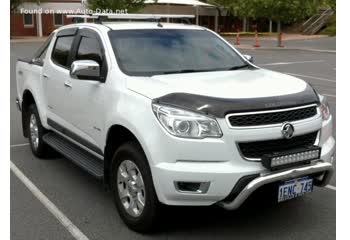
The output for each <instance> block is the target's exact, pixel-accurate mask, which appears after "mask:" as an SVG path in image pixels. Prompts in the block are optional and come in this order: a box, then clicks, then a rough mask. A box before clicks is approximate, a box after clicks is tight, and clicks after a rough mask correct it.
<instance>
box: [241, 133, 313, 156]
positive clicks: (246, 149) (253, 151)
mask: <svg viewBox="0 0 350 240" xmlns="http://www.w3.org/2000/svg"><path fill="white" fill-rule="evenodd" d="M316 138H317V132H312V133H308V134H305V135H301V136H297V137H293V138H291V139H277V140H267V141H258V142H244V143H243V142H242V143H238V147H239V149H240V151H241V153H242V155H243V157H245V158H261V157H262V156H263V155H265V154H273V153H280V152H285V151H289V150H295V149H299V148H305V147H310V146H313V145H314V144H315V142H316Z"/></svg>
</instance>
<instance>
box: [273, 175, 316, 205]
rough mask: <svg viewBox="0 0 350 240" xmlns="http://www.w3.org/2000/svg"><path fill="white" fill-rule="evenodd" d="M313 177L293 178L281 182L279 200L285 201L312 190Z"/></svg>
mask: <svg viewBox="0 0 350 240" xmlns="http://www.w3.org/2000/svg"><path fill="white" fill-rule="evenodd" d="M312 187H313V185H312V178H309V177H302V178H297V179H292V180H289V181H287V182H284V183H282V184H280V186H279V188H278V202H283V201H286V200H289V199H292V198H296V197H299V196H302V195H304V194H305V193H310V192H312Z"/></svg>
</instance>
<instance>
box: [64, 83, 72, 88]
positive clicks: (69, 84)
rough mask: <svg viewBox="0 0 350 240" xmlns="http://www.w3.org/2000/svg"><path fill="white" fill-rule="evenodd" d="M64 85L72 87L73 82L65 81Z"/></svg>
mask: <svg viewBox="0 0 350 240" xmlns="http://www.w3.org/2000/svg"><path fill="white" fill-rule="evenodd" d="M64 86H65V87H69V88H72V84H71V83H69V82H65V83H64Z"/></svg>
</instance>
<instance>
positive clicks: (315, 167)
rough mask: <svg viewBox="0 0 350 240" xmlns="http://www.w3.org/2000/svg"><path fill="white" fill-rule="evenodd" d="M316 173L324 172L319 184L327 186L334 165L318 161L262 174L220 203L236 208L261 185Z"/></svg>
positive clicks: (317, 183) (226, 207)
mask: <svg viewBox="0 0 350 240" xmlns="http://www.w3.org/2000/svg"><path fill="white" fill-rule="evenodd" d="M315 173H324V175H323V178H322V180H321V181H316V182H315V184H316V185H318V186H325V185H327V183H328V182H329V181H330V179H331V177H332V174H333V166H332V164H331V163H328V162H323V161H318V162H315V163H314V164H312V165H310V166H304V167H299V168H293V169H289V170H285V171H280V172H276V173H275V172H274V173H271V174H267V175H261V176H259V177H257V178H255V179H254V180H252V181H251V182H250V183H248V184H247V185H246V186H245V187H244V189H243V190H242V191H241V192H240V193H239V194H238V195H237V196H236V197H235V198H234V200H233V201H231V202H224V201H222V202H219V203H218V205H219V206H221V207H223V208H225V209H227V210H234V209H237V208H238V207H240V206H241V205H242V203H243V202H244V201H245V200H246V199H247V198H248V197H249V196H250V195H251V194H252V193H253V192H254V191H255V190H257V189H258V188H260V187H261V186H263V185H265V184H268V183H273V182H277V181H283V180H289V179H293V178H297V177H301V176H307V175H310V174H315Z"/></svg>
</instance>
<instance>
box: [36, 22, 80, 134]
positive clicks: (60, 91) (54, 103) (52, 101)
mask: <svg viewBox="0 0 350 240" xmlns="http://www.w3.org/2000/svg"><path fill="white" fill-rule="evenodd" d="M77 32H78V29H77V28H69V29H64V30H61V31H59V32H58V33H57V34H56V37H55V38H54V39H53V41H54V45H53V48H52V51H51V55H50V56H49V57H47V58H46V61H47V63H45V65H44V68H43V72H42V77H43V81H44V82H45V92H46V94H47V97H46V99H47V117H48V119H47V121H48V124H49V125H50V126H51V127H54V128H57V127H58V126H60V127H61V128H63V127H64V128H66V129H69V128H70V124H69V123H68V122H67V120H66V119H65V115H66V110H67V107H66V106H67V105H68V102H67V101H66V100H65V99H64V94H65V91H66V88H67V86H66V85H67V81H69V79H70V74H69V71H70V65H71V62H72V49H73V43H74V40H75V37H76V35H77Z"/></svg>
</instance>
